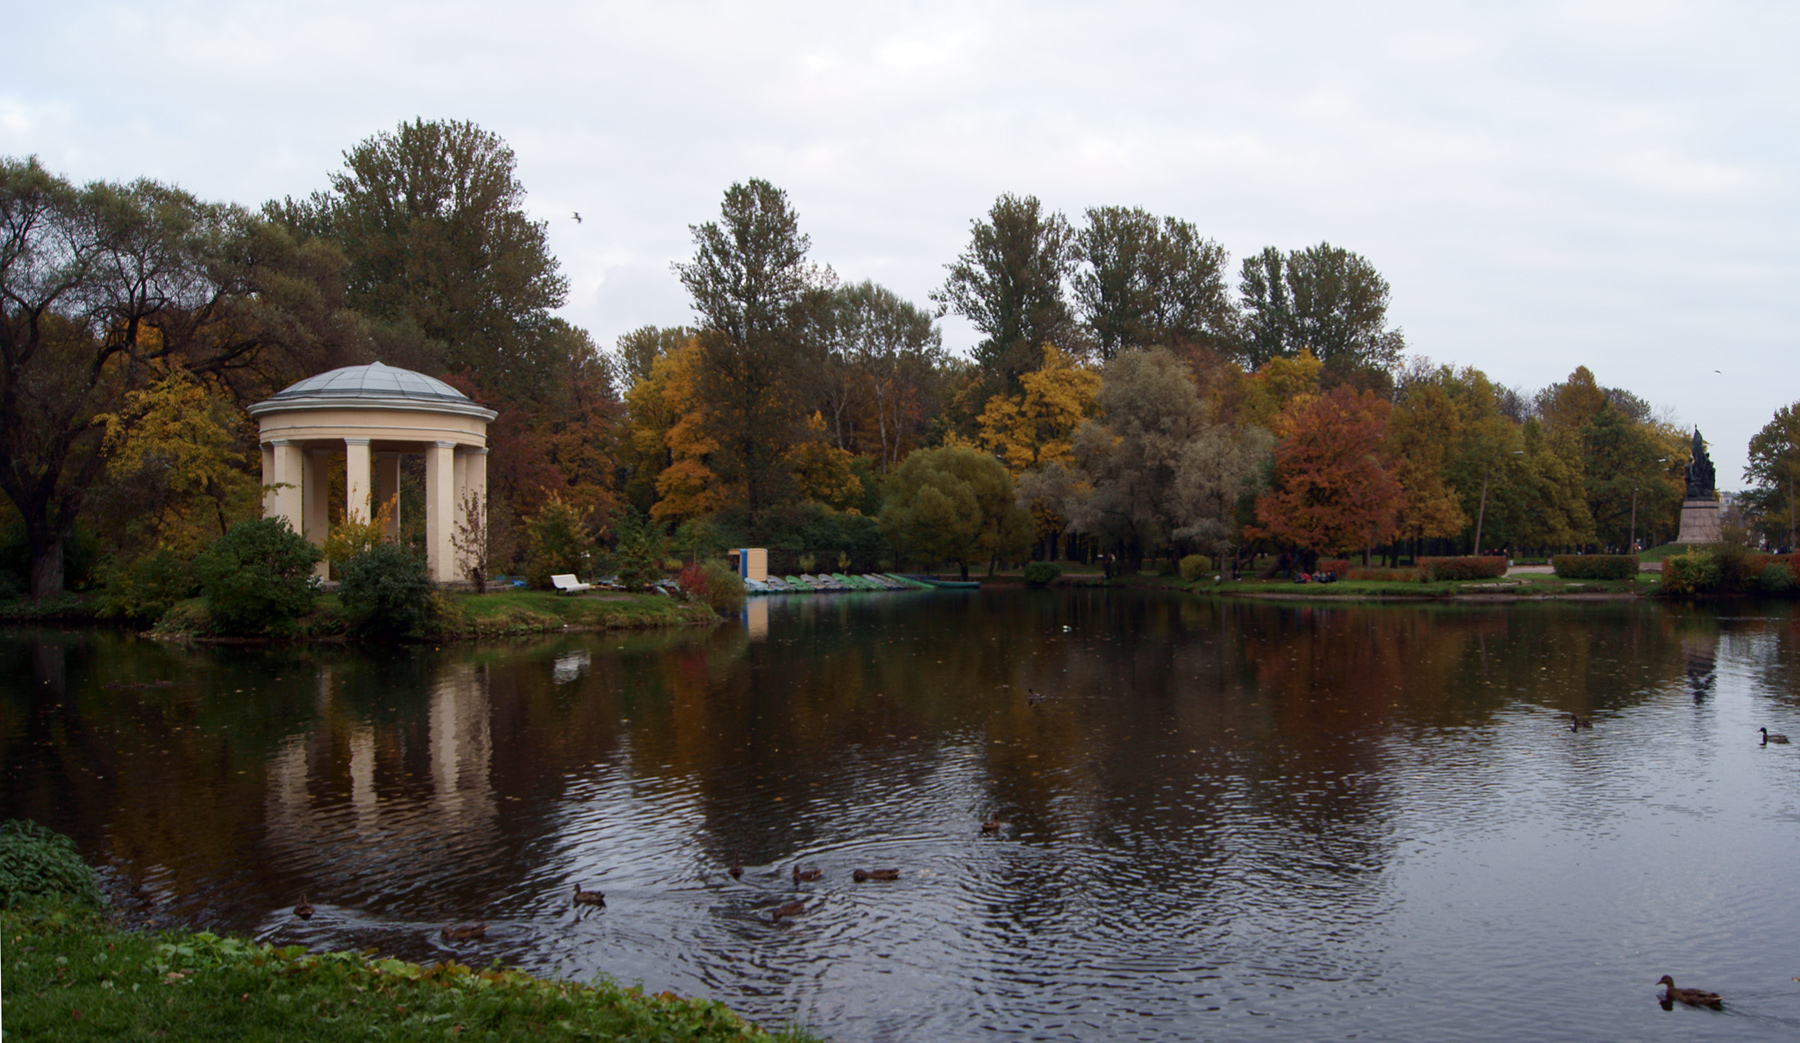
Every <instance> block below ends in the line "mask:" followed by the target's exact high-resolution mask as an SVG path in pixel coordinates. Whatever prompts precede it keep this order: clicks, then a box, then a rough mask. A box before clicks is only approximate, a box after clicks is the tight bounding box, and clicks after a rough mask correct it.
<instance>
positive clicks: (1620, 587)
mask: <svg viewBox="0 0 1800 1043" xmlns="http://www.w3.org/2000/svg"><path fill="white" fill-rule="evenodd" d="M1646 583H1648V584H1649V585H1650V586H1653V585H1654V583H1655V577H1654V576H1653V575H1640V576H1639V578H1638V581H1637V582H1635V583H1633V582H1627V581H1624V580H1565V579H1558V578H1557V577H1555V576H1552V575H1545V574H1540V573H1527V574H1525V575H1519V576H1512V577H1509V578H1504V579H1483V580H1466V581H1444V582H1431V583H1396V582H1385V581H1379V580H1340V581H1338V582H1336V583H1290V582H1286V581H1278V580H1244V581H1241V582H1237V583H1229V582H1226V583H1211V582H1202V583H1197V584H1195V585H1194V589H1195V590H1196V591H1200V592H1203V593H1216V594H1270V595H1282V596H1288V597H1302V598H1357V597H1365V598H1450V597H1457V596H1480V595H1505V596H1512V597H1555V596H1558V595H1567V594H1629V593H1645V592H1646V591H1647V589H1648V588H1647V586H1646Z"/></svg>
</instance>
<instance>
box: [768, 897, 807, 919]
mask: <svg viewBox="0 0 1800 1043" xmlns="http://www.w3.org/2000/svg"><path fill="white" fill-rule="evenodd" d="M804 912H806V903H805V902H789V903H787V904H786V905H784V906H781V907H780V908H779V909H776V910H775V911H774V912H773V913H771V914H769V922H770V923H780V922H781V918H782V917H784V916H799V915H800V914H801V913H804Z"/></svg>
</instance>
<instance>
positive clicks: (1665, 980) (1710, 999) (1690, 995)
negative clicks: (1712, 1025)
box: [1656, 974, 1725, 1008]
mask: <svg viewBox="0 0 1800 1043" xmlns="http://www.w3.org/2000/svg"><path fill="white" fill-rule="evenodd" d="M1656 984H1658V985H1666V986H1668V990H1669V991H1667V992H1665V993H1663V1002H1664V1003H1675V1002H1677V1001H1679V1002H1682V1003H1685V1004H1687V1005H1688V1006H1690V1007H1713V1008H1717V1007H1718V1006H1719V1005H1720V1004H1721V1003H1724V1002H1725V1001H1724V999H1722V998H1721V997H1720V996H1719V994H1718V993H1716V992H1708V991H1706V990H1705V989H1678V988H1676V987H1675V979H1674V978H1671V977H1669V976H1668V975H1667V974H1665V975H1663V976H1662V980H1661V981H1659V982H1657V983H1656Z"/></svg>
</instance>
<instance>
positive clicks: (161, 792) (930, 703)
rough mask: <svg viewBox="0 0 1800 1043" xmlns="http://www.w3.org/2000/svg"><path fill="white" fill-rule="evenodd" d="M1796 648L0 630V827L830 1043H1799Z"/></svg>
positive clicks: (769, 622)
mask: <svg viewBox="0 0 1800 1043" xmlns="http://www.w3.org/2000/svg"><path fill="white" fill-rule="evenodd" d="M1797 645H1800V618H1797V617H1796V615H1795V613H1794V610H1793V607H1792V606H1791V605H1758V604H1739V605H1732V606H1728V607H1724V608H1706V607H1700V608H1694V607H1683V606H1659V605H1652V604H1639V603H1622V604H1586V605H1566V604H1564V605H1558V604H1525V605H1514V606H1480V607H1476V606H1470V607H1403V606H1370V607H1290V606H1277V605H1272V604H1266V603H1259V604H1249V603H1220V602H1207V601H1200V600H1196V599H1193V598H1185V597H1179V596H1175V595H1166V594H1157V593H1134V592H1097V591H1084V592H1070V593H1049V592H1026V591H1018V592H1010V593H1008V592H983V593H978V594H964V593H949V592H944V593H931V594H872V595H839V596H817V597H809V598H793V599H781V600H772V601H762V602H754V603H753V604H752V606H751V609H750V613H749V615H748V617H747V618H746V619H744V620H742V621H739V622H738V623H735V624H728V625H725V626H721V627H717V628H714V629H710V630H690V631H680V632H673V633H663V634H652V635H630V636H625V637H620V636H612V635H570V636H568V637H562V638H556V639H550V640H542V641H536V642H529V643H519V644H507V645H483V646H458V647H449V648H444V649H441V650H440V649H434V648H429V647H426V648H409V649H402V650H399V651H391V652H361V651H357V650H353V649H343V648H327V647H306V648H296V649H277V650H246V649H186V648H176V647H164V646H158V645H155V644H152V643H149V642H143V641H138V640H135V639H133V638H130V637H125V636H120V635H112V634H96V633H92V632H78V633H61V632H54V631H34V632H32V631H28V632H19V631H14V632H9V633H0V758H3V761H0V770H3V776H0V777H3V779H4V791H3V792H0V815H5V816H8V817H12V816H18V815H27V816H30V817H34V818H37V819H39V820H41V821H43V822H45V823H47V824H49V825H51V826H53V827H55V828H57V829H60V830H63V831H65V832H68V833H71V834H73V835H74V836H76V837H77V838H78V840H79V841H80V843H81V845H82V847H83V849H84V851H86V852H87V853H89V855H90V856H91V857H93V858H95V859H96V860H99V861H102V862H105V863H107V864H108V865H109V866H111V867H113V868H114V869H115V870H117V871H118V872H121V873H123V874H124V875H125V876H127V877H128V878H130V879H131V880H134V881H136V882H138V883H140V884H141V885H142V887H143V888H144V889H145V891H146V892H148V893H149V894H151V895H153V896H154V898H155V900H156V902H157V904H158V906H159V907H160V908H163V909H165V910H167V911H170V912H174V913H179V914H181V915H184V916H186V917H188V918H190V919H191V920H196V921H199V922H201V923H204V924H206V925H209V926H212V927H213V928H215V929H228V930H232V931H240V932H246V933H250V934H254V935H256V936H258V937H261V938H264V939H268V940H271V941H279V942H303V943H306V944H310V945H314V946H319V947H332V948H342V947H364V946H374V947H377V948H379V949H382V950H384V951H386V952H389V953H392V954H396V955H401V956H405V957H408V958H412V959H424V960H431V959H437V958H442V957H446V956H455V957H456V958H458V959H461V960H464V961H466V962H475V963H485V962H487V961H490V960H492V959H494V958H501V959H504V960H506V961H508V962H510V963H514V964H518V965H521V966H524V967H526V968H528V969H530V970H533V971H536V972H540V973H544V974H551V975H560V976H565V977H571V978H577V979H587V978H589V977H591V976H593V975H595V974H596V973H605V974H608V975H611V976H613V977H615V978H618V979H621V980H624V981H627V982H629V981H634V980H641V981H642V982H643V983H644V985H645V986H646V987H648V988H649V989H651V990H661V989H665V988H667V989H673V990H675V991H677V992H683V993H689V994H697V995H705V996H710V997H714V998H717V999H721V1000H724V1001H726V1002H728V1003H730V1004H731V1005H732V1006H734V1007H735V1008H737V1009H738V1010H740V1011H742V1012H744V1013H746V1014H748V1015H750V1016H752V1017H755V1018H757V1019H759V1020H763V1021H765V1022H770V1023H780V1022H785V1021H798V1022H802V1023H805V1024H808V1025H810V1026H812V1027H813V1028H814V1029H815V1030H817V1031H820V1032H822V1033H823V1034H825V1035H827V1036H829V1037H831V1038H833V1039H839V1040H846V1041H888V1040H1012V1039H1046V1040H1064V1039H1068V1040H1140V1039H1143V1040H1176V1039H1213V1040H1243V1039H1259V1040H1282V1041H1286V1040H1296V1041H1298V1040H1328V1039H1372V1040H1386V1039H1395V1040H1461V1039H1467V1040H1508V1039H1532V1040H1571V1041H1573V1040H1583V1041H1586V1040H1602V1039H1631V1040H1662V1039H1669V1040H1676V1039H1681V1040H1686V1039H1694V1038H1706V1039H1709V1040H1713V1039H1717V1040H1777V1039H1779V1040H1791V1039H1796V1038H1800V982H1796V981H1795V980H1793V979H1794V977H1795V976H1797V975H1800V745H1793V746H1787V747H1767V748H1762V747H1759V746H1758V745H1757V738H1758V736H1757V732H1756V729H1757V728H1758V727H1759V726H1764V725H1766V726H1767V727H1768V728H1769V729H1770V730H1771V731H1785V732H1788V733H1791V734H1794V735H1795V736H1796V737H1797V738H1800V654H1797V652H1796V646H1797ZM155 681H173V682H175V683H174V684H173V685H172V686H166V687H121V686H122V685H146V684H147V683H148V682H155ZM109 685H110V686H111V687H109ZM1027 688H1032V689H1036V690H1037V691H1039V692H1042V693H1046V694H1048V695H1049V696H1050V698H1049V699H1047V700H1045V701H1043V702H1042V703H1040V704H1038V705H1032V704H1031V703H1030V702H1029V701H1028V699H1027V696H1026V690H1027ZM1568 710H1578V711H1581V712H1582V713H1584V714H1592V715H1594V717H1595V726H1594V729H1593V730H1592V731H1584V732H1580V733H1571V732H1570V731H1569V730H1568V728H1567V724H1566V721H1567V718H1566V717H1564V718H1562V719H1560V720H1559V718H1558V716H1557V715H1558V714H1559V713H1564V712H1566V711H1568ZM989 814H998V816H999V817H1000V818H1001V819H1002V820H1003V821H1004V823H1005V826H1004V828H1003V830H1002V831H1001V833H1000V834H999V835H997V836H983V835H982V834H981V831H980V828H979V827H980V823H981V821H982V820H983V819H984V818H986V817H987V816H988V815H989ZM734 854H735V855H737V856H738V857H740V858H741V859H742V861H743V865H744V869H745V871H744V875H743V879H742V880H738V881H734V880H733V879H731V878H730V877H729V876H728V875H727V874H726V873H725V868H726V867H727V866H729V865H730V864H731V861H732V858H733V855H734ZM797 862H798V863H806V864H809V865H817V866H818V867H820V868H821V869H822V870H823V871H824V879H823V880H821V881H820V882H818V883H809V884H802V885H799V886H798V887H796V886H795V885H794V884H793V883H792V882H791V880H790V878H789V872H790V870H791V868H792V866H793V865H794V864H795V863H797ZM888 866H892V867H898V868H899V869H900V870H901V876H900V879H899V880H897V881H894V882H889V883H875V882H871V883H864V884H856V883H854V882H853V881H852V880H851V871H852V870H853V869H855V868H858V867H864V868H874V867H888ZM577 883H579V884H581V885H582V886H583V887H587V888H598V889H601V890H604V891H605V892H606V895H607V908H606V909H604V910H585V911H581V912H577V911H576V910H575V908H574V907H573V906H572V905H571V903H570V901H569V898H570V892H571V890H572V888H573V887H574V885H575V884H577ZM302 894H305V895H306V896H308V897H309V898H310V899H311V900H312V902H313V903H314V904H315V905H316V906H317V907H318V915H317V916H316V917H315V918H314V919H313V920H312V921H310V922H302V921H298V920H295V919H293V918H292V917H291V916H290V915H289V913H288V910H289V909H290V908H291V907H292V906H293V905H294V903H295V902H296V901H297V900H298V898H299V897H300V896H301V895H302ZM796 894H798V895H799V896H800V897H802V898H804V899H805V901H806V902H807V911H806V912H805V913H804V914H803V915H801V916H800V917H798V918H795V919H792V920H784V921H782V922H781V923H779V924H771V923H770V922H769V913H770V911H771V910H773V909H774V908H775V907H776V906H778V905H780V904H781V903H783V902H786V901H790V900H792V899H793V898H794V897H795V896H796ZM476 919H480V920H485V921H486V922H487V923H488V924H489V925H490V929H489V932H488V937H487V939H486V940H485V941H482V942H478V943H472V944H466V945H462V946H455V947H452V946H447V945H445V944H444V943H442V942H441V941H440V940H439V939H438V937H437V930H438V928H440V927H441V926H443V925H444V924H445V923H448V922H452V921H468V920H476ZM1665 973H1668V974H1672V975H1674V977H1675V979H1676V981H1677V982H1678V983H1682V984H1691V985H1697V986H1701V987H1705V988H1710V989H1714V990H1716V991H1718V992H1721V993H1723V994H1725V996H1726V1006H1725V1010H1724V1011H1723V1012H1722V1013H1715V1012H1711V1011H1706V1010H1691V1009H1687V1008H1679V1009H1676V1010H1673V1011H1668V1012H1665V1011H1663V1010H1662V1009H1660V1007H1659V1006H1658V1004H1657V1002H1656V994H1657V990H1656V989H1655V988H1654V987H1653V986H1652V985H1651V984H1650V983H1651V982H1653V981H1655V980H1656V979H1657V978H1658V977H1660V976H1661V975H1663V974H1665Z"/></svg>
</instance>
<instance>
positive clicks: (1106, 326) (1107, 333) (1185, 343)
mask: <svg viewBox="0 0 1800 1043" xmlns="http://www.w3.org/2000/svg"><path fill="white" fill-rule="evenodd" d="M1075 252H1076V255H1077V256H1078V257H1079V258H1080V259H1081V261H1082V262H1083V267H1081V268H1080V269H1079V270H1077V271H1076V272H1075V274H1074V276H1073V280H1072V283H1073V288H1074V293H1075V300H1076V302H1077V303H1078V304H1079V305H1080V306H1081V311H1082V315H1083V320H1084V321H1085V322H1086V324H1087V327H1088V329H1089V330H1090V331H1091V332H1092V334H1093V338H1094V343H1095V346H1096V347H1097V348H1098V349H1099V352H1100V357H1101V358H1102V359H1111V358H1113V357H1114V356H1116V355H1117V354H1119V352H1121V351H1123V350H1125V349H1126V348H1134V347H1135V348H1148V347H1155V346H1157V345H1161V346H1163V347H1168V348H1173V349H1176V350H1177V351H1180V350H1181V349H1183V348H1189V347H1193V346H1204V347H1210V348H1215V349H1216V348H1225V347H1229V346H1230V343H1231V339H1232V336H1233V334H1234V333H1235V327H1236V314H1237V313H1236V309H1235V308H1234V307H1233V306H1232V303H1231V298H1230V295H1229V294H1228V293H1227V291H1226V288H1225V260H1226V255H1225V249H1224V247H1222V246H1220V245H1219V244H1218V243H1216V242H1214V241H1212V240H1211V239H1206V238H1203V237H1202V236H1201V235H1200V233H1199V231H1198V230H1197V229H1196V228H1195V227H1194V226H1193V225H1192V224H1191V223H1189V222H1187V221H1182V220H1178V219H1176V218H1173V217H1164V218H1161V219H1158V218H1157V217H1156V216H1155V215H1153V214H1151V213H1149V212H1148V211H1145V210H1142V209H1138V208H1135V207H1132V208H1127V207H1119V206H1106V207H1093V208H1091V209H1089V210H1088V212H1087V224H1086V225H1085V226H1084V227H1083V228H1082V229H1081V230H1080V231H1079V232H1078V233H1076V236H1075Z"/></svg>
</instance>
